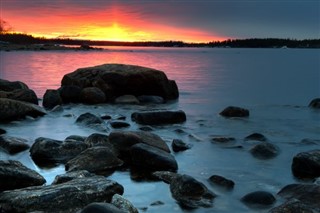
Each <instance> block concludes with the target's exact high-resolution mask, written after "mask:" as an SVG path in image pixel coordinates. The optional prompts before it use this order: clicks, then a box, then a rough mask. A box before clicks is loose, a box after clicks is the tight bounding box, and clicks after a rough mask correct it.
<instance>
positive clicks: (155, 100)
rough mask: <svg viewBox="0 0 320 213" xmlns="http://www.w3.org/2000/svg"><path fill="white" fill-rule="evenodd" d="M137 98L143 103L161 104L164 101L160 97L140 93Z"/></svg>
mask: <svg viewBox="0 0 320 213" xmlns="http://www.w3.org/2000/svg"><path fill="white" fill-rule="evenodd" d="M137 98H138V100H139V101H140V103H143V104H163V103H164V102H165V101H164V99H163V98H162V97H160V96H154V95H141V96H139V97H137Z"/></svg>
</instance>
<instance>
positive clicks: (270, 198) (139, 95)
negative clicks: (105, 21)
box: [0, 64, 320, 213]
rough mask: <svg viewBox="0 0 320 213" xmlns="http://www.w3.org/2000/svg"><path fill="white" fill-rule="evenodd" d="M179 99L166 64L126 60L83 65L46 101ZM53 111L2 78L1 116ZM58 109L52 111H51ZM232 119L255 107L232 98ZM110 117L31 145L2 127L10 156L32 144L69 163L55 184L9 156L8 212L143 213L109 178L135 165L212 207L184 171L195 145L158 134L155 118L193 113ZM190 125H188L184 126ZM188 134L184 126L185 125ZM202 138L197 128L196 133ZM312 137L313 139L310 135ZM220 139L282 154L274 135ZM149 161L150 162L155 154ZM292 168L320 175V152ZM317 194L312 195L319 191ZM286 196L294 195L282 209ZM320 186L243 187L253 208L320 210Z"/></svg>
mask: <svg viewBox="0 0 320 213" xmlns="http://www.w3.org/2000/svg"><path fill="white" fill-rule="evenodd" d="M178 97H179V93H178V88H177V85H176V83H175V82H174V81H172V80H169V79H167V77H166V75H165V74H164V73H163V72H161V71H158V70H154V69H150V68H145V67H139V66H131V65H121V64H105V65H100V66H96V67H89V68H82V69H78V70H76V71H74V72H73V73H69V74H67V75H65V76H64V77H63V79H62V84H61V87H60V88H59V89H57V90H52V89H51V90H47V91H46V93H45V95H44V99H43V106H44V107H45V108H47V109H53V108H55V107H57V106H59V105H62V104H68V103H85V104H100V103H118V104H142V103H152V104H161V103H164V102H166V101H169V100H174V99H177V98H178ZM309 106H310V107H312V108H315V109H318V108H320V99H314V100H312V101H311V103H310V104H309ZM46 113H47V112H46V111H45V110H44V109H43V108H42V107H40V106H38V98H37V96H36V95H35V93H34V92H33V91H32V90H30V89H29V88H28V86H27V85H26V84H24V83H22V82H9V81H6V80H0V118H1V122H8V121H12V120H16V119H21V118H23V117H25V116H32V117H37V116H42V115H45V114H46ZM49 113H50V112H49ZM219 114H220V115H221V116H223V117H226V118H230V117H231V118H233V117H244V118H245V119H246V118H247V117H249V115H250V113H249V110H248V109H244V108H241V107H236V106H229V107H227V108H225V109H224V110H222V111H221V112H220V113H219ZM107 119H108V120H110V119H111V116H101V117H100V116H97V115H94V114H91V113H84V114H82V115H80V116H79V117H78V118H77V119H76V124H78V125H83V126H85V127H88V128H93V129H95V130H97V131H99V132H105V133H109V134H102V133H93V134H91V135H89V136H79V135H70V136H69V137H67V138H65V139H64V140H63V141H61V140H56V139H51V138H45V137H39V138H37V139H35V141H34V142H33V143H32V146H31V147H30V146H29V145H28V144H29V143H28V141H27V140H25V139H22V138H17V137H12V136H8V135H7V134H6V131H5V130H3V129H0V148H1V149H2V150H4V151H6V152H7V153H9V154H16V153H19V152H23V151H26V150H29V152H30V156H31V158H32V159H33V161H34V162H35V164H36V165H38V166H39V167H45V168H48V167H53V166H56V165H59V164H63V165H64V166H65V170H66V173H65V174H61V175H58V176H57V177H56V178H55V180H54V181H53V183H52V184H51V185H44V184H45V182H46V181H45V179H44V178H43V177H42V176H41V175H40V174H38V173H37V172H36V171H33V170H31V169H29V168H27V167H25V166H24V165H23V164H21V163H20V162H18V161H1V160H0V180H1V181H0V212H36V211H44V212H76V211H79V212H82V213H88V212H99V211H100V212H138V210H137V209H136V208H135V207H134V206H133V205H132V204H131V203H130V201H128V200H126V199H125V198H124V197H122V196H121V195H122V194H123V193H124V187H123V186H122V185H120V184H119V183H117V182H115V181H112V180H109V179H107V178H106V177H107V176H108V175H109V174H111V173H112V172H114V171H115V170H117V169H121V170H123V169H129V170H130V175H131V176H132V177H131V178H132V179H137V178H139V177H143V178H148V179H150V178H151V179H152V180H161V181H164V182H165V183H167V184H168V185H169V186H168V187H169V189H170V192H171V195H172V197H173V198H174V199H175V200H176V201H177V203H178V204H179V205H180V206H181V207H182V208H187V209H190V208H191V209H193V208H199V207H205V208H207V207H212V206H213V201H214V199H215V197H216V196H218V195H217V194H215V193H214V192H213V191H211V190H210V189H208V187H206V185H205V184H204V183H201V182H199V181H198V180H196V179H194V178H193V177H191V176H189V175H187V174H179V173H177V171H178V168H179V165H178V162H177V161H176V159H175V157H174V155H173V154H172V153H171V150H172V151H174V152H181V151H185V150H187V149H190V148H192V145H190V144H186V143H184V142H183V141H182V140H180V139H174V140H173V141H172V143H171V149H170V147H169V146H168V145H167V143H166V142H165V141H164V140H163V139H162V138H161V137H160V136H158V135H156V134H154V133H151V132H150V130H152V128H151V127H150V126H148V125H151V126H154V125H167V124H177V123H183V122H185V121H186V119H187V117H186V114H185V113H184V112H183V111H181V110H179V111H147V112H135V113H132V115H131V120H132V121H133V122H136V123H137V124H139V125H143V126H142V127H141V130H140V131H125V130H115V131H111V132H110V131H109V130H110V129H109V124H110V127H111V128H112V129H119V128H126V127H129V126H130V123H127V122H125V121H122V120H121V119H120V120H118V119H117V120H112V119H111V121H109V122H106V121H105V120H107ZM180 131H182V130H180ZM177 132H179V130H177ZM190 137H193V138H195V139H197V140H199V141H201V139H198V138H197V136H195V135H192V134H191V135H190ZM303 141H304V143H313V142H314V141H313V140H309V139H308V140H303ZM212 143H214V144H217V145H219V146H223V147H228V148H244V147H247V146H249V147H250V148H249V152H250V153H251V154H252V156H253V157H255V158H258V159H262V160H268V159H271V158H274V157H276V156H277V155H278V153H279V148H278V147H277V146H276V145H274V144H273V143H271V142H270V141H269V140H268V138H267V137H266V136H264V135H263V134H260V133H253V134H250V135H248V136H246V137H245V138H243V140H242V143H241V144H240V145H238V144H237V139H236V138H234V137H214V138H212ZM146 159H147V160H146ZM291 169H292V174H293V175H294V176H295V177H296V178H298V179H300V180H304V179H308V180H310V179H316V178H318V177H319V176H320V150H310V151H307V152H301V153H298V154H297V155H296V156H294V157H293V159H292V165H291ZM208 183H210V184H211V185H212V186H214V187H222V188H224V189H226V190H233V188H234V187H237V186H236V183H235V182H234V181H233V180H230V179H228V178H225V177H223V176H220V175H217V174H214V175H212V176H210V177H209V178H208ZM310 195H311V196H310ZM277 197H281V199H285V200H286V202H285V203H283V204H281V205H280V206H278V207H274V208H272V207H273V205H274V204H275V203H276V200H277ZM319 200H320V185H319V184H318V182H317V181H314V183H313V184H300V183H299V184H290V185H288V186H285V187H284V188H282V189H281V190H280V191H279V192H278V193H277V195H273V194H271V193H270V192H267V191H255V192H251V193H248V194H246V195H244V196H243V197H242V198H241V201H242V202H243V203H244V204H245V205H247V206H248V207H250V208H251V207H253V208H257V207H258V208H263V209H270V208H272V209H271V210H270V211H269V212H272V213H277V212H292V211H293V210H297V209H299V210H301V212H302V211H303V212H319V211H320V206H319Z"/></svg>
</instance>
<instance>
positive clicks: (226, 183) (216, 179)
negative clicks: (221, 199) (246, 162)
mask: <svg viewBox="0 0 320 213" xmlns="http://www.w3.org/2000/svg"><path fill="white" fill-rule="evenodd" d="M209 181H210V183H213V184H215V185H218V186H221V187H224V188H225V189H228V190H230V189H233V187H234V182H233V181H232V180H229V179H227V178H225V177H222V176H220V175H212V176H211V177H210V178H209Z"/></svg>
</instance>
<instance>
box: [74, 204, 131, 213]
mask: <svg viewBox="0 0 320 213" xmlns="http://www.w3.org/2000/svg"><path fill="white" fill-rule="evenodd" d="M79 213H127V212H125V211H122V210H120V209H119V208H117V207H115V206H114V205H112V204H111V203H90V204H89V205H87V206H86V207H84V208H83V209H82V211H80V212H79Z"/></svg>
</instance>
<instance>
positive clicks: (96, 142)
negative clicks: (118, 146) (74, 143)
mask: <svg viewBox="0 0 320 213" xmlns="http://www.w3.org/2000/svg"><path fill="white" fill-rule="evenodd" d="M84 142H85V143H86V144H87V145H88V146H89V147H93V146H107V147H109V148H111V147H112V145H111V144H110V143H109V137H108V135H104V134H99V133H93V134H91V135H89V136H88V137H87V138H86V139H85V140H84Z"/></svg>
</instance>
